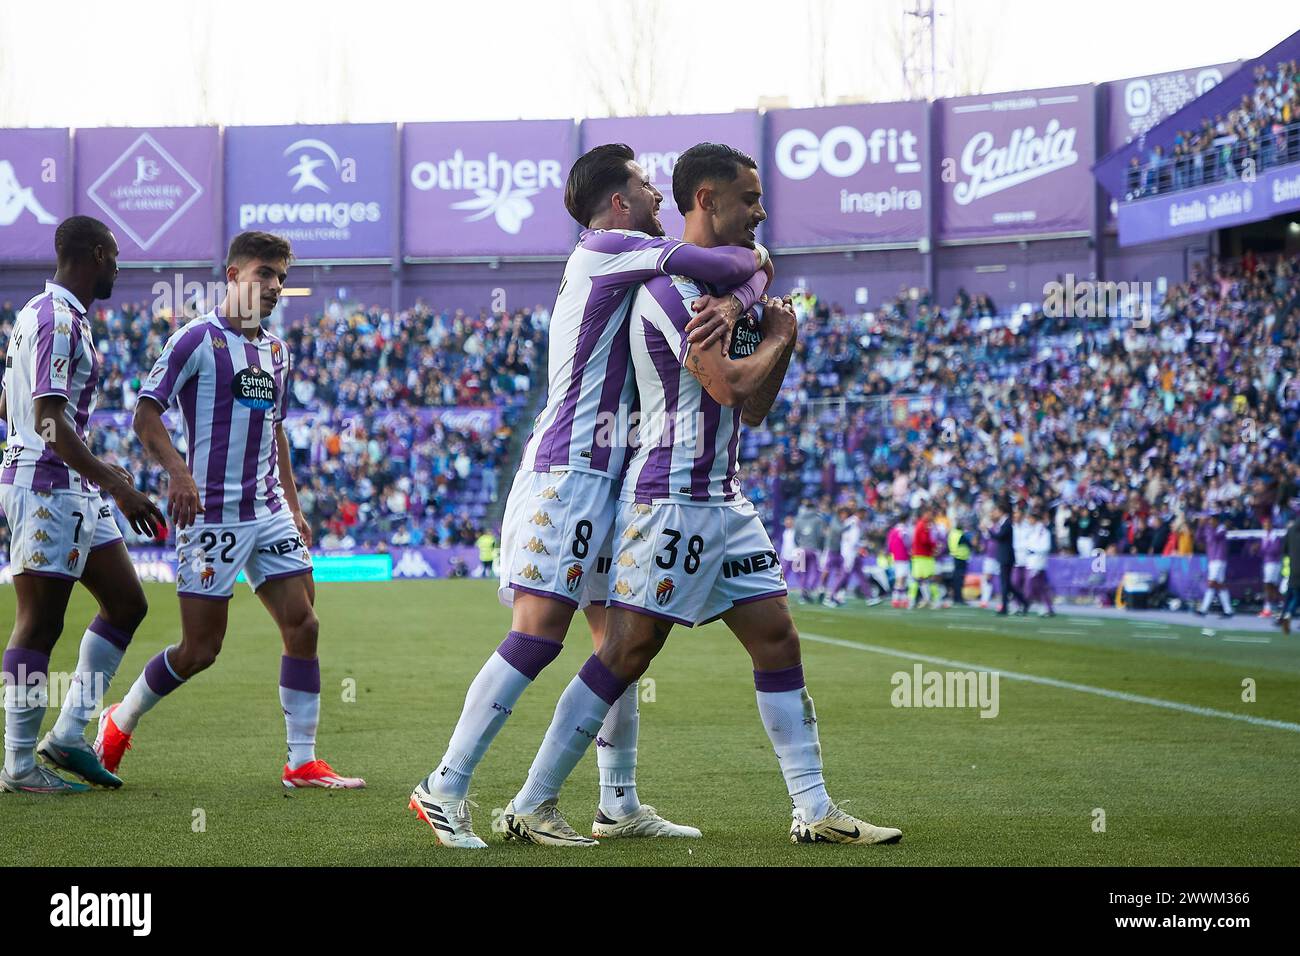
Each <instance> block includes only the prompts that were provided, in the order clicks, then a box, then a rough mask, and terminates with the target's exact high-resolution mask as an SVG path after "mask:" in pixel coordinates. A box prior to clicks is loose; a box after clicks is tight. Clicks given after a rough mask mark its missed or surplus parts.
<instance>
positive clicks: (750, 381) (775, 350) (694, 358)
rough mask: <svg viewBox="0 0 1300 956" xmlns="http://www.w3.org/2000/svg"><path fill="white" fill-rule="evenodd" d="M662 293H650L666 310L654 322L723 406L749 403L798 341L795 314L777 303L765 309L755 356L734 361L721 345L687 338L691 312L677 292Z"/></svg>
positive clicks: (702, 384)
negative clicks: (706, 346)
mask: <svg viewBox="0 0 1300 956" xmlns="http://www.w3.org/2000/svg"><path fill="white" fill-rule="evenodd" d="M660 281H662V280H660ZM647 289H648V290H649V289H650V286H647ZM658 291H659V292H660V294H658V295H654V292H651V293H650V294H652V295H654V298H655V300H656V301H657V302H658V303H659V304H660V306H661V308H662V310H663V311H662V317H657V318H656V319H655V320H654V321H657V322H658V323H659V324H660V325H661V330H662V331H663V332H664V334H665V336H666V337H668V339H669V341H670V342H672V343H673V344H674V347H675V348H676V350H677V354H678V356H679V358H680V359H681V362H682V364H683V365H684V366H685V367H686V370H687V371H688V372H690V373H691V374H692V375H694V376H695V378H696V380H697V381H699V383H700V385H701V386H702V387H703V388H704V390H705V391H706V392H708V393H709V395H710V396H711V397H712V398H713V400H714V401H716V402H717V403H718V404H719V405H724V406H726V407H728V408H735V407H736V406H739V405H743V404H745V402H746V401H748V400H749V399H750V397H751V396H753V395H754V394H755V393H756V392H757V391H758V389H759V387H760V386H761V385H762V384H763V382H764V381H766V379H767V377H768V376H769V375H771V374H772V370H773V369H774V368H775V367H776V363H777V362H778V361H779V360H780V358H781V353H782V352H784V351H785V350H786V348H787V347H788V346H791V344H792V343H793V341H794V338H795V334H796V330H795V317H794V311H793V310H792V309H791V308H789V307H788V306H787V305H785V303H784V302H781V301H780V300H777V301H776V302H774V303H773V304H772V305H771V306H769V307H768V308H766V309H764V310H763V326H762V328H763V341H761V342H760V343H759V344H758V348H756V349H755V350H754V352H753V354H752V355H748V356H745V357H744V358H734V359H733V358H731V357H729V356H728V355H727V353H726V352H724V351H723V350H722V347H721V344H719V345H715V346H713V347H712V348H709V349H700V348H696V347H695V346H693V345H691V344H690V343H689V342H688V341H687V340H686V338H685V328H686V324H687V322H689V321H690V313H689V312H688V311H687V309H686V304H685V303H684V302H682V300H681V297H680V295H679V294H678V293H677V290H676V289H673V290H672V292H671V293H670V294H666V295H665V294H663V292H664V291H665V290H663V288H662V287H660V288H659V290H658ZM665 319H666V321H665Z"/></svg>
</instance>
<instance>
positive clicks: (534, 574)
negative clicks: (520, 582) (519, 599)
mask: <svg viewBox="0 0 1300 956" xmlns="http://www.w3.org/2000/svg"><path fill="white" fill-rule="evenodd" d="M519 576H520V577H521V578H523V579H524V580H525V581H540V580H541V579H542V572H541V571H538V570H537V565H535V564H525V565H524V566H523V567H522V568H520V569H519Z"/></svg>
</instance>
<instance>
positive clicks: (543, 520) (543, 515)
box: [528, 511, 555, 528]
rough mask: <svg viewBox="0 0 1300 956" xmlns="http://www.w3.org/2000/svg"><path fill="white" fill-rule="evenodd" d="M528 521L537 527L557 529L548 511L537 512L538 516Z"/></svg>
mask: <svg viewBox="0 0 1300 956" xmlns="http://www.w3.org/2000/svg"><path fill="white" fill-rule="evenodd" d="M528 520H529V521H531V522H532V523H533V524H535V525H537V526H538V527H539V528H553V527H555V523H554V522H553V521H551V515H550V513H549V512H546V511H539V512H537V514H535V515H533V516H532V517H531V518H529V519H528Z"/></svg>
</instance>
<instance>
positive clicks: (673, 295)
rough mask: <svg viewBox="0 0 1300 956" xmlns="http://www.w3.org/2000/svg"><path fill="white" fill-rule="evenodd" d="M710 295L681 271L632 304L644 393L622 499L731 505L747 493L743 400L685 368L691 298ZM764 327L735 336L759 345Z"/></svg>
mask: <svg viewBox="0 0 1300 956" xmlns="http://www.w3.org/2000/svg"><path fill="white" fill-rule="evenodd" d="M702 294H703V290H702V289H701V288H700V286H699V285H697V284H696V283H694V282H692V281H691V280H690V279H684V278H681V277H680V276H674V277H672V278H669V277H666V276H660V277H658V278H654V279H651V280H650V281H649V282H647V283H646V284H645V285H643V286H642V287H641V289H640V290H639V291H638V292H637V294H636V299H635V300H634V301H633V303H632V322H631V328H630V329H629V335H628V338H629V341H630V343H631V349H632V365H633V368H634V369H635V373H636V388H637V393H638V395H639V396H640V399H641V420H640V425H639V427H638V430H637V431H638V439H639V440H638V442H637V447H636V449H635V450H634V452H633V454H632V460H631V462H630V463H629V464H628V469H627V474H626V476H624V478H623V489H622V491H621V492H620V495H619V496H620V498H621V499H622V500H623V501H633V502H639V503H642V504H658V503H664V502H673V503H676V504H687V503H694V504H708V505H724V504H730V503H732V502H735V501H738V500H740V497H741V496H740V482H739V480H738V479H737V474H736V473H737V452H738V450H739V445H740V412H741V409H740V408H739V407H736V408H724V407H723V406H722V405H720V404H718V402H716V401H715V400H714V399H713V397H712V396H711V395H709V393H708V392H706V391H705V390H704V388H703V387H701V385H700V383H699V381H697V380H696V378H695V376H694V375H692V374H691V373H690V372H689V371H687V370H686V368H685V363H686V355H687V352H688V351H689V349H690V343H689V342H688V341H687V340H686V323H687V322H689V321H690V319H691V310H690V303H691V302H692V301H693V300H694V299H695V298H697V297H698V296H700V295H702ZM757 341H758V339H757V329H756V327H755V326H753V325H752V324H747V326H746V327H745V328H744V329H742V326H741V325H740V324H739V323H738V324H737V326H736V330H735V332H734V333H733V335H732V357H733V358H734V357H736V355H737V349H738V348H740V349H742V353H741V354H743V351H744V350H747V351H749V352H752V350H753V348H756V347H757Z"/></svg>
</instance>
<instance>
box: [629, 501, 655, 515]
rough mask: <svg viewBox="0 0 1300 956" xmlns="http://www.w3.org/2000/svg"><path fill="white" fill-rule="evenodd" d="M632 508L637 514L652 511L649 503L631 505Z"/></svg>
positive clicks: (645, 513)
mask: <svg viewBox="0 0 1300 956" xmlns="http://www.w3.org/2000/svg"><path fill="white" fill-rule="evenodd" d="M632 510H633V511H635V512H636V513H637V514H639V515H648V514H649V513H650V512H652V511H654V508H652V507H651V506H650V505H643V504H635V505H633V506H632Z"/></svg>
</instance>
